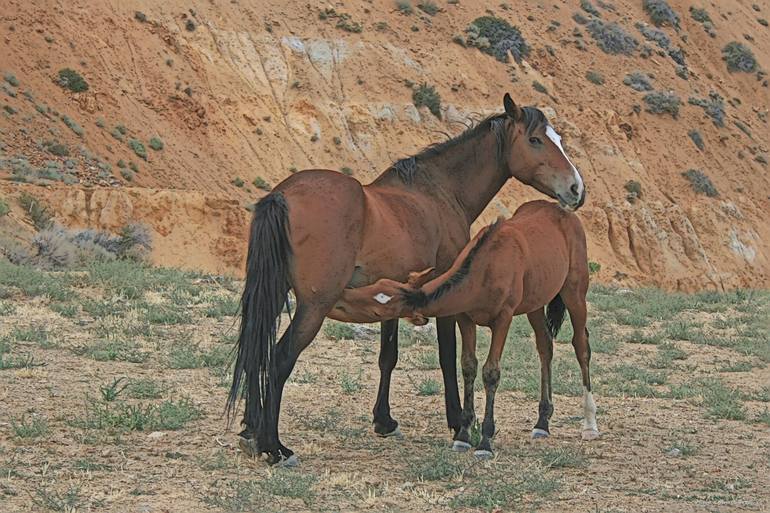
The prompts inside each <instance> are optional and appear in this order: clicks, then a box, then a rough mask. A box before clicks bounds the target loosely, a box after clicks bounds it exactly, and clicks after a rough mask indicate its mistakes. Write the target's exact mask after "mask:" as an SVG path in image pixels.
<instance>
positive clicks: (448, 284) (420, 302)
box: [401, 218, 502, 308]
mask: <svg viewBox="0 0 770 513" xmlns="http://www.w3.org/2000/svg"><path fill="white" fill-rule="evenodd" d="M501 219H502V218H498V219H497V220H496V221H495V222H494V223H492V224H491V225H489V226H488V227H487V228H485V229H484V233H482V234H481V236H480V237H479V238H478V240H477V241H476V244H474V245H473V247H472V248H471V249H470V251H468V254H467V255H465V259H464V260H463V263H462V264H461V265H460V268H459V269H457V271H455V273H454V274H452V276H450V277H449V278H447V279H446V281H444V283H442V284H441V285H439V286H438V288H437V289H436V290H434V291H433V292H432V293H430V294H426V293H425V292H423V291H422V289H419V290H409V289H401V292H402V293H403V296H404V301H405V302H406V304H407V306H409V307H410V308H422V307H425V306H427V305H428V304H429V303H431V302H433V301H435V300H437V299H439V298H440V297H441V296H443V295H444V294H446V293H447V292H449V291H450V290H451V289H452V288H453V287H455V286H457V285H458V284H459V283H460V282H462V281H463V280H464V279H465V278H466V277H467V276H468V273H469V272H470V270H471V265H472V264H473V259H474V258H476V255H477V254H478V252H479V249H481V246H483V245H484V243H485V242H487V240H489V238H490V236H492V234H493V233H495V232H496V231H497V228H498V227H499V226H500V224H501Z"/></svg>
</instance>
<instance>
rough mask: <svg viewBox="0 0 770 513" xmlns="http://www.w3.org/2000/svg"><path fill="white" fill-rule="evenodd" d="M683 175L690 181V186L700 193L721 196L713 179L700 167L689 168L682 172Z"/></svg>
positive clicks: (713, 196)
mask: <svg viewBox="0 0 770 513" xmlns="http://www.w3.org/2000/svg"><path fill="white" fill-rule="evenodd" d="M682 176H684V177H685V178H686V179H687V180H688V181H689V182H690V186H692V189H693V190H694V191H695V192H697V193H698V194H705V195H706V196H708V197H709V198H715V197H717V196H719V192H717V188H716V187H714V184H713V183H712V182H711V179H710V178H709V177H708V176H706V175H705V174H704V173H703V171H701V170H700V169H688V170H687V171H685V172H684V173H682Z"/></svg>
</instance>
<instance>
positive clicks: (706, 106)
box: [687, 91, 725, 127]
mask: <svg viewBox="0 0 770 513" xmlns="http://www.w3.org/2000/svg"><path fill="white" fill-rule="evenodd" d="M687 103H689V104H690V105H696V106H698V107H701V108H703V110H704V111H705V112H706V115H708V117H710V118H711V120H712V121H713V122H714V124H715V125H716V126H718V127H723V126H725V102H724V100H723V98H722V97H721V96H720V95H719V93H717V92H716V91H711V92H710V93H709V97H708V99H700V98H695V97H694V96H691V97H690V98H688V100H687Z"/></svg>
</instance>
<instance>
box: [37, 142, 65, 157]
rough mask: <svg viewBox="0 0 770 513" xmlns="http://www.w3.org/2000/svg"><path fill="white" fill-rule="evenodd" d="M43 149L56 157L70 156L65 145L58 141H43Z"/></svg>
mask: <svg viewBox="0 0 770 513" xmlns="http://www.w3.org/2000/svg"><path fill="white" fill-rule="evenodd" d="M43 147H44V148H45V150H46V151H47V152H48V153H50V154H51V155H56V156H57V157H69V155H70V150H69V148H68V147H67V145H66V144H62V143H60V142H59V141H45V142H43Z"/></svg>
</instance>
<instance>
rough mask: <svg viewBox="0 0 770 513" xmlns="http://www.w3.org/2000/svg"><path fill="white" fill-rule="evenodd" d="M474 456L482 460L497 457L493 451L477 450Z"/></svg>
mask: <svg viewBox="0 0 770 513" xmlns="http://www.w3.org/2000/svg"><path fill="white" fill-rule="evenodd" d="M473 455H474V456H476V457H477V458H478V459H480V460H491V459H492V458H493V457H494V456H495V455H494V454H493V453H492V451H488V450H486V449H476V450H475V451H474V452H473Z"/></svg>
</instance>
